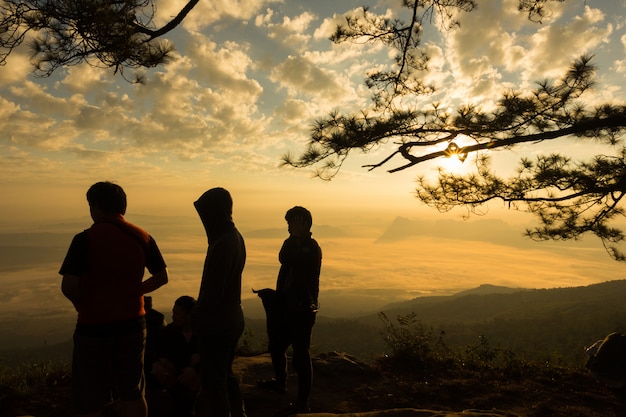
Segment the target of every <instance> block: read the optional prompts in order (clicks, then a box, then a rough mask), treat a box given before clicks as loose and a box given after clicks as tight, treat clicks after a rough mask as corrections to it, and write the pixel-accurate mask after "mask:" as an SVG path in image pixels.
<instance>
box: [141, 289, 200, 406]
mask: <svg viewBox="0 0 626 417" xmlns="http://www.w3.org/2000/svg"><path fill="white" fill-rule="evenodd" d="M195 305H196V300H195V299H194V298H193V297H190V296H187V295H184V296H182V297H179V298H178V299H177V300H176V301H175V302H174V308H173V309H172V322H171V323H170V324H168V325H167V326H166V327H165V328H164V329H163V330H162V331H161V335H160V337H159V344H158V348H157V356H158V359H157V360H156V361H155V362H154V363H153V364H152V375H153V376H154V377H155V379H156V380H157V381H159V384H160V385H161V386H162V387H163V388H164V389H166V390H167V392H168V393H169V395H170V398H171V403H172V407H171V408H172V413H171V414H170V415H171V417H191V416H193V407H194V403H195V400H196V396H197V393H198V391H199V390H200V373H199V372H197V371H196V369H197V368H198V364H199V362H200V356H199V355H198V341H197V336H196V335H194V334H193V333H192V331H191V314H192V312H193V309H194V307H195Z"/></svg>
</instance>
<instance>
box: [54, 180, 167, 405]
mask: <svg viewBox="0 0 626 417" xmlns="http://www.w3.org/2000/svg"><path fill="white" fill-rule="evenodd" d="M87 202H88V203H89V210H90V213H91V218H92V219H93V221H94V223H93V225H92V226H91V227H90V228H89V229H87V230H85V231H83V232H81V233H79V234H77V235H76V236H74V239H73V240H72V243H71V245H70V247H69V249H68V252H67V255H66V257H65V260H64V261H63V265H62V266H61V269H60V271H59V273H60V274H61V275H62V276H63V281H62V291H63V294H64V295H65V297H67V298H68V299H69V300H70V301H71V302H72V304H74V307H75V308H76V311H77V312H78V320H77V323H76V329H75V331H74V352H73V355H72V391H73V393H72V394H73V400H74V407H75V411H76V413H77V415H79V416H100V415H102V410H103V408H104V406H105V405H106V404H107V403H108V402H111V401H112V400H113V399H119V400H121V402H122V407H123V414H122V415H123V416H136V417H145V416H146V415H147V406H146V401H145V394H144V391H145V380H144V373H143V357H144V349H145V340H146V322H145V310H144V304H143V303H144V301H143V295H144V294H146V293H149V292H151V291H154V290H156V289H157V288H159V287H161V286H162V285H164V284H166V283H167V281H168V275H167V268H166V265H165V262H164V260H163V256H162V255H161V252H160V251H159V248H158V246H157V244H156V242H155V241H154V239H153V238H152V237H151V236H150V235H149V234H148V233H147V232H146V231H144V230H143V229H141V228H139V227H137V226H135V225H133V224H131V223H128V222H127V221H126V220H125V219H124V214H125V212H126V193H125V192H124V190H123V189H122V187H120V186H119V185H117V184H113V183H111V182H98V183H96V184H94V185H92V186H91V187H90V188H89V190H88V191H87ZM146 268H147V269H148V271H149V272H150V274H151V276H150V277H149V278H147V279H145V280H144V279H143V278H144V272H145V269H146ZM114 395H115V398H113V396H114Z"/></svg>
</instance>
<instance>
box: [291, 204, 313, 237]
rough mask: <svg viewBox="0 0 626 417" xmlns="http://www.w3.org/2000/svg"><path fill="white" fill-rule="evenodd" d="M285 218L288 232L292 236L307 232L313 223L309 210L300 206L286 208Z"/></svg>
mask: <svg viewBox="0 0 626 417" xmlns="http://www.w3.org/2000/svg"><path fill="white" fill-rule="evenodd" d="M285 220H287V225H288V226H289V233H290V234H291V235H293V236H303V235H305V234H307V233H309V232H310V230H311V226H312V225H313V217H312V216H311V212H310V211H309V210H307V209H305V208H304V207H300V206H295V207H292V208H290V209H289V210H287V213H285Z"/></svg>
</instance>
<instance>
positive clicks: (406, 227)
mask: <svg viewBox="0 0 626 417" xmlns="http://www.w3.org/2000/svg"><path fill="white" fill-rule="evenodd" d="M524 233H525V229H524V227H523V226H513V225H511V224H509V223H506V222H505V221H503V220H501V219H479V220H472V221H470V220H468V221H458V220H450V219H440V220H435V221H432V220H422V219H417V220H415V219H414V220H411V219H408V218H406V217H396V218H395V219H394V220H393V222H392V223H391V224H390V225H389V227H388V228H387V229H386V230H385V231H384V232H383V233H382V234H381V235H380V236H379V237H378V238H377V239H376V243H386V242H396V241H399V240H403V239H407V238H410V237H413V236H421V237H424V236H429V237H436V238H443V239H455V240H466V241H483V242H491V243H495V244H499V245H505V246H514V247H522V248H538V247H540V246H539V245H540V243H538V242H536V241H534V240H532V239H530V238H527V237H526V236H525V235H524ZM574 245H575V246H577V247H581V246H582V247H591V246H596V245H597V244H596V243H594V242H593V239H587V240H586V241H581V240H578V241H575V242H568V241H565V242H550V246H551V247H552V248H559V247H572V246H574ZM544 247H545V246H544Z"/></svg>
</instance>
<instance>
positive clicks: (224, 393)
mask: <svg viewBox="0 0 626 417" xmlns="http://www.w3.org/2000/svg"><path fill="white" fill-rule="evenodd" d="M194 206H195V208H196V211H197V212H198V215H199V216H200V220H201V221H202V224H203V226H204V229H205V231H206V235H207V239H208V249H207V254H206V258H205V261H204V269H203V272H202V282H201V284H200V292H199V295H198V299H197V303H196V307H195V310H194V313H193V315H192V327H193V330H194V332H195V333H196V334H197V335H198V344H199V349H198V350H199V353H200V370H201V373H202V390H201V392H200V394H199V395H198V401H197V403H196V411H195V412H196V416H199V417H201V416H209V415H210V416H211V417H221V416H224V417H227V416H232V417H243V416H245V415H246V414H245V410H244V406H243V400H242V396H241V390H240V387H239V381H238V380H237V377H236V376H235V375H234V374H233V371H232V363H233V360H234V358H235V350H236V348H237V343H238V342H239V338H240V337H241V335H242V333H243V329H244V317H243V310H242V308H241V275H242V272H243V268H244V265H245V262H246V247H245V243H244V240H243V237H242V236H241V234H240V233H239V231H238V230H237V228H236V227H235V223H234V222H233V220H232V208H233V200H232V198H231V195H230V193H229V192H228V191H227V190H225V189H224V188H212V189H210V190H208V191H207V192H205V193H204V194H202V196H200V198H199V199H198V200H197V201H195V202H194Z"/></svg>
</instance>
